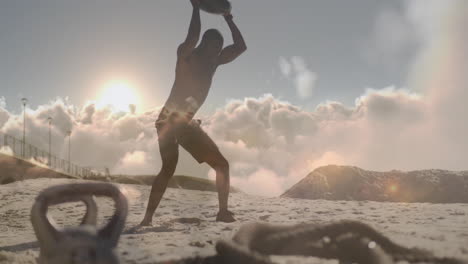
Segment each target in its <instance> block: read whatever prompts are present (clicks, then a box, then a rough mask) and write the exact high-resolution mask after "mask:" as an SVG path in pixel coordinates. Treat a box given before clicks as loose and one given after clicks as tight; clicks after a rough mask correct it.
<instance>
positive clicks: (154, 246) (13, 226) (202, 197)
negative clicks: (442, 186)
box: [0, 179, 468, 264]
mask: <svg viewBox="0 0 468 264" xmlns="http://www.w3.org/2000/svg"><path fill="white" fill-rule="evenodd" d="M71 182H83V181H82V180H70V179H34V180H26V181H20V182H14V183H11V184H7V185H2V186H0V193H1V199H0V221H1V223H2V225H1V226H0V263H36V262H35V258H36V257H37V256H38V245H37V243H35V241H36V237H35V235H34V232H33V229H32V226H31V222H30V220H29V214H30V210H31V206H32V204H33V201H34V198H35V197H36V196H37V194H38V193H39V192H40V191H41V190H42V189H44V188H45V187H47V186H53V185H57V184H65V183H71ZM119 186H120V187H122V188H123V190H125V193H126V195H127V197H128V200H129V205H130V207H129V216H128V218H127V223H126V228H125V231H124V234H123V235H122V236H121V239H120V243H119V246H118V254H119V256H120V257H121V260H122V263H138V264H143V263H155V262H158V261H163V260H168V259H175V258H181V257H190V256H196V255H202V256H205V255H210V254H214V252H215V251H214V244H215V243H216V241H217V240H218V239H221V238H223V239H229V238H230V237H232V236H233V234H234V233H235V232H236V231H237V230H238V229H239V227H240V226H241V225H242V224H245V223H248V222H252V221H261V222H268V223H275V224H297V223H318V224H320V223H330V222H332V221H338V220H343V219H349V220H359V221H362V222H365V223H367V224H370V225H371V226H372V227H374V228H376V229H377V230H379V231H381V232H382V233H383V234H385V235H387V236H389V237H390V238H391V239H392V240H394V241H395V242H397V243H399V244H401V245H404V246H409V247H413V246H414V247H420V248H424V249H428V250H431V251H433V252H434V253H435V254H436V255H437V256H451V257H459V258H463V259H468V248H467V247H466V245H468V218H467V215H468V204H428V203H380V202H366V201H360V202H358V201H325V200H300V199H291V198H264V197H257V196H252V195H248V194H244V193H234V194H231V196H230V204H231V208H232V210H233V211H234V212H235V213H236V217H237V219H238V221H237V222H235V223H231V224H226V223H218V222H215V216H216V212H217V196H216V193H214V192H207V191H192V190H182V189H172V188H170V189H168V190H167V192H166V194H165V196H164V199H163V201H162V203H161V205H160V207H159V208H158V210H157V211H156V214H155V216H154V218H153V225H154V226H153V227H145V228H135V226H137V224H138V223H139V221H140V220H141V218H142V216H143V214H144V210H145V206H146V202H147V199H148V195H149V190H150V187H149V186H142V185H125V184H121V185H119ZM96 200H97V203H98V206H99V216H98V219H99V223H101V224H102V223H104V222H105V220H106V219H108V217H109V216H110V215H111V214H112V212H113V205H112V201H111V200H110V199H105V198H97V199H96ZM83 213H84V205H83V204H81V203H69V204H63V205H58V206H54V207H52V208H51V210H50V215H51V216H52V217H53V218H54V219H55V220H56V222H57V223H58V224H59V225H64V226H71V225H77V224H78V223H79V221H80V219H81V216H82V215H83ZM273 260H274V261H276V262H278V263H317V264H318V263H336V262H335V261H327V260H321V259H316V258H299V257H297V258H296V257H291V258H289V257H288V258H284V257H274V258H273Z"/></svg>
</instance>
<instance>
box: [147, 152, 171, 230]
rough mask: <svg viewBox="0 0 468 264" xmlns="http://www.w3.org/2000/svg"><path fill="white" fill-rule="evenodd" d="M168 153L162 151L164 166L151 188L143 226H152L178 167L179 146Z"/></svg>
mask: <svg viewBox="0 0 468 264" xmlns="http://www.w3.org/2000/svg"><path fill="white" fill-rule="evenodd" d="M165 151H166V152H165ZM167 151H168V150H167V149H166V150H162V149H161V150H160V152H161V157H162V159H163V165H162V168H161V171H160V172H159V174H158V175H157V176H156V178H155V179H154V182H153V186H152V187H151V193H150V197H149V199H148V207H147V208H146V213H145V216H144V217H143V220H142V221H141V223H140V225H141V226H151V225H152V219H153V215H154V212H155V211H156V208H158V205H159V203H160V202H161V199H162V197H163V195H164V192H165V191H166V188H167V184H168V183H169V180H170V179H171V177H172V176H173V175H174V172H175V168H176V166H177V160H178V158H179V150H178V146H177V145H176V146H175V148H171V151H170V152H169V153H168V152H167Z"/></svg>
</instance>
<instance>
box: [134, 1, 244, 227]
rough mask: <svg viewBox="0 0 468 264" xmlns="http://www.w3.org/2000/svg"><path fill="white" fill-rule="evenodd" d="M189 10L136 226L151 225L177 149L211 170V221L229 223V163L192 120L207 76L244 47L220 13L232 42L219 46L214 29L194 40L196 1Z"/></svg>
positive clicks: (196, 32)
mask: <svg viewBox="0 0 468 264" xmlns="http://www.w3.org/2000/svg"><path fill="white" fill-rule="evenodd" d="M190 2H191V3H192V6H193V12H192V18H191V22H190V27H189V31H188V35H187V38H186V39H185V41H184V42H183V43H182V44H180V45H179V48H178V49H177V65H176V76H175V81H174V85H173V86H172V91H171V93H170V95H169V98H168V99H167V101H166V104H165V105H164V107H163V109H162V110H161V113H160V115H159V117H158V120H157V121H156V129H157V131H158V141H159V152H160V153H161V158H162V168H161V171H160V172H159V174H158V175H157V176H156V178H155V180H154V182H153V186H152V188H151V194H150V197H149V201H148V207H147V209H146V214H145V216H144V218H143V220H142V221H141V223H140V225H142V226H148V225H151V224H152V223H151V222H152V218H153V214H154V212H155V211H156V208H157V207H158V205H159V202H160V201H161V198H162V196H163V194H164V192H165V190H166V187H167V184H168V182H169V179H170V178H171V177H172V176H173V174H174V171H175V168H176V165H177V160H178V157H179V150H178V146H179V145H181V146H182V147H183V148H184V149H186V150H187V151H188V152H189V153H190V154H191V155H192V156H193V157H194V158H195V159H196V160H197V161H198V162H199V163H203V162H206V163H207V164H208V165H210V166H211V167H212V168H213V169H214V170H215V171H216V187H217V190H218V200H219V212H218V214H217V217H216V221H221V222H233V221H235V219H234V217H233V213H232V212H230V211H229V210H228V196H229V163H228V161H227V160H226V159H225V158H224V156H223V155H222V154H221V152H220V151H219V149H218V147H217V146H216V144H215V143H214V142H213V140H211V138H210V137H209V136H208V135H207V134H206V133H205V132H204V131H203V130H202V129H201V127H200V121H199V120H194V119H192V118H193V116H194V115H195V113H196V112H197V110H198V109H199V108H200V106H201V105H202V104H203V102H204V101H205V99H206V97H207V95H208V91H209V90H210V86H211V82H212V79H213V75H214V73H215V71H216V69H217V68H218V66H219V65H222V64H226V63H229V62H231V61H233V60H234V59H236V58H237V57H238V56H239V55H241V54H242V53H243V52H244V51H245V50H246V49H247V47H246V45H245V42H244V39H243V38H242V35H241V33H240V31H239V29H238V28H237V26H236V25H235V23H234V22H233V18H232V15H231V14H225V15H224V19H225V20H226V22H227V24H228V26H229V28H230V30H231V33H232V38H233V40H234V44H232V45H230V46H227V47H225V48H223V41H224V40H223V36H222V35H221V33H220V32H219V31H218V30H216V29H209V30H207V31H206V32H205V33H204V34H203V37H202V40H201V42H200V44H199V45H198V46H196V45H197V43H198V40H199V38H200V31H201V25H200V0H190Z"/></svg>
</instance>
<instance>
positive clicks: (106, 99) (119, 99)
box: [97, 81, 139, 112]
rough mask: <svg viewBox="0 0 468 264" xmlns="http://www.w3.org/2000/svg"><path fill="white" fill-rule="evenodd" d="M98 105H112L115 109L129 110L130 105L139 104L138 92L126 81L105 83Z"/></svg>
mask: <svg viewBox="0 0 468 264" xmlns="http://www.w3.org/2000/svg"><path fill="white" fill-rule="evenodd" d="M97 102H98V106H100V107H106V106H111V107H112V108H113V110H114V111H118V112H129V111H130V105H131V104H133V105H138V104H139V98H138V93H137V92H136V91H135V89H134V88H133V87H131V86H130V85H129V84H128V83H127V82H124V81H111V82H108V83H106V84H105V85H104V89H103V91H102V93H101V95H100V97H99V99H98V101H97Z"/></svg>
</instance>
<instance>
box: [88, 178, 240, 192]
mask: <svg viewBox="0 0 468 264" xmlns="http://www.w3.org/2000/svg"><path fill="white" fill-rule="evenodd" d="M154 177H155V176H154V175H110V176H102V175H96V176H90V177H86V178H85V179H86V180H97V181H106V182H114V183H122V184H140V185H152V183H153V181H154ZM168 187H169V188H179V189H186V190H196V191H211V192H216V183H215V182H214V181H212V180H208V179H204V178H199V177H192V176H185V175H174V176H173V177H172V178H171V179H170V181H169V184H168ZM230 191H231V192H240V191H239V190H238V189H237V188H235V187H232V186H231V190H230Z"/></svg>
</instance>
